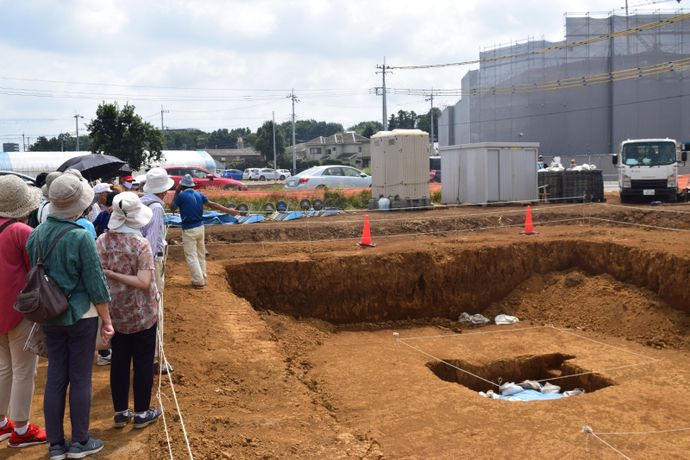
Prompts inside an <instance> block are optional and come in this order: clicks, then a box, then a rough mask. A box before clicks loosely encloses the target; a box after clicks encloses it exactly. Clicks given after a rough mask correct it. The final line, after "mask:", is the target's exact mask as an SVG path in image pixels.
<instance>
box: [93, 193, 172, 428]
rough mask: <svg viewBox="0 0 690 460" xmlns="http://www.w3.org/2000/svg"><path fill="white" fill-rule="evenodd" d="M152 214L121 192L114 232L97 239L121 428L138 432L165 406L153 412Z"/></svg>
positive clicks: (133, 196) (112, 225)
mask: <svg viewBox="0 0 690 460" xmlns="http://www.w3.org/2000/svg"><path fill="white" fill-rule="evenodd" d="M152 216H153V211H151V209H150V208H149V207H147V206H144V205H143V204H142V203H141V201H139V197H138V196H137V195H136V194H135V193H132V192H123V193H120V194H119V195H117V196H116V197H115V199H114V200H113V214H112V216H111V218H110V224H109V227H110V230H109V231H108V232H107V233H104V234H102V235H101V236H99V237H98V240H96V246H97V247H98V254H99V255H100V257H101V263H102V264H103V269H104V271H105V276H106V278H108V287H109V288H110V297H111V299H112V300H111V302H110V305H109V308H110V315H111V316H112V321H113V327H114V329H115V335H114V336H113V340H112V360H111V365H110V389H111V391H112V396H113V407H114V409H115V417H114V419H115V420H114V421H115V427H117V428H122V427H124V426H125V425H127V423H129V421H130V420H132V419H134V428H144V427H145V426H147V425H149V424H151V423H153V422H155V421H156V420H157V419H158V417H159V416H160V415H161V410H160V408H156V409H150V408H149V404H150V403H151V389H152V388H153V358H154V354H155V350H156V331H157V320H158V302H157V300H156V294H157V291H156V283H155V282H154V279H153V270H154V264H153V253H152V251H151V245H150V244H149V242H148V240H147V239H146V238H144V237H143V236H142V234H141V231H140V230H139V229H140V228H141V227H143V226H145V225H146V224H148V223H149V221H150V220H151V217H152ZM130 366H133V368H134V377H133V392H134V413H132V412H131V411H130V409H129V375H130Z"/></svg>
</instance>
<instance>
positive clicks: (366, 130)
mask: <svg viewBox="0 0 690 460" xmlns="http://www.w3.org/2000/svg"><path fill="white" fill-rule="evenodd" d="M347 130H348V131H354V132H356V133H357V134H359V135H360V136H364V137H366V138H371V136H373V135H374V134H376V133H378V132H379V131H383V124H382V123H381V122H378V121H362V122H359V123H357V124H356V125H354V126H350V127H349V128H347Z"/></svg>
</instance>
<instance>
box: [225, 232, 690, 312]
mask: <svg viewBox="0 0 690 460" xmlns="http://www.w3.org/2000/svg"><path fill="white" fill-rule="evenodd" d="M573 267H577V268H580V269H581V270H583V271H585V272H587V273H589V274H590V275H601V274H604V273H608V274H610V275H611V276H613V277H614V278H616V279H618V280H619V281H623V282H627V283H630V284H634V285H636V286H638V287H644V288H647V289H649V290H650V291H652V292H655V293H656V294H658V295H659V297H660V298H662V299H663V300H665V301H666V302H667V303H668V304H669V306H671V307H672V308H675V309H677V310H680V311H685V312H690V289H688V284H689V283H690V258H688V257H684V256H676V255H673V254H669V253H667V252H662V251H654V250H641V249H637V248H631V247H629V246H626V245H624V244H617V243H595V242H588V241H582V240H578V241H570V240H560V241H551V242H526V243H518V244H510V245H504V246H495V247H481V248H472V249H466V250H463V249H453V250H443V251H441V250H426V251H423V252H422V251H420V252H401V253H386V254H377V253H369V254H365V253H358V254H355V255H342V256H339V257H338V256H334V255H333V254H316V255H313V256H311V257H310V258H308V259H303V260H294V259H292V260H285V259H271V260H264V261H259V262H250V261H246V260H237V261H235V262H233V263H231V264H229V265H227V266H226V272H227V278H228V283H229V284H230V286H231V288H232V290H233V292H234V293H235V294H236V295H238V296H241V297H244V298H245V299H247V300H248V301H249V302H250V303H251V304H252V306H253V307H254V308H255V309H257V310H275V311H282V312H285V313H288V314H292V315H295V316H304V317H313V318H319V319H322V320H326V321H329V322H332V323H336V324H342V323H350V322H363V321H374V322H378V321H387V320H399V319H405V318H423V317H441V318H457V317H458V315H459V314H460V313H461V312H463V311H466V312H468V313H471V314H472V313H479V312H481V311H483V310H484V309H485V308H487V307H488V306H489V305H490V304H491V303H492V302H495V301H498V300H500V299H502V298H503V297H505V296H506V295H508V294H509V293H510V292H511V291H512V290H513V289H515V288H516V287H517V286H518V285H519V284H520V283H522V282H523V281H525V280H526V279H528V278H529V277H530V276H532V275H533V274H534V273H542V274H543V273H549V272H553V271H562V270H567V269H570V268H573Z"/></svg>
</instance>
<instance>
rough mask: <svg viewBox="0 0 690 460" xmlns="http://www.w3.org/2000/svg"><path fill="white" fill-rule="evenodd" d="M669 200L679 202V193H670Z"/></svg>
mask: <svg viewBox="0 0 690 460" xmlns="http://www.w3.org/2000/svg"><path fill="white" fill-rule="evenodd" d="M668 201H669V202H670V203H677V202H678V195H676V194H675V193H672V194H670V195H669V197H668Z"/></svg>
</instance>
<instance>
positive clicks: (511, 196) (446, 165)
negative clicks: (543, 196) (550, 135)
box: [439, 142, 539, 204]
mask: <svg viewBox="0 0 690 460" xmlns="http://www.w3.org/2000/svg"><path fill="white" fill-rule="evenodd" d="M439 151H440V155H441V171H443V176H442V179H441V202H443V203H444V204H453V203H477V204H485V203H492V202H510V201H523V202H524V201H533V202H537V201H538V193H537V159H538V157H539V143H538V142H517V143H511V142H481V143H477V144H461V145H449V146H445V147H440V148H439Z"/></svg>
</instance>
